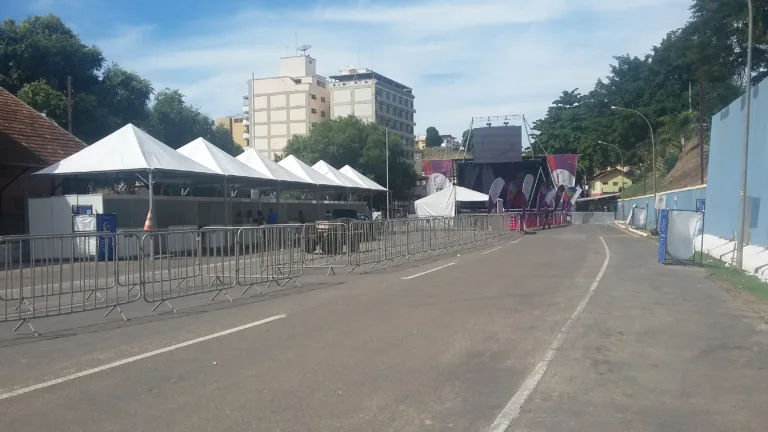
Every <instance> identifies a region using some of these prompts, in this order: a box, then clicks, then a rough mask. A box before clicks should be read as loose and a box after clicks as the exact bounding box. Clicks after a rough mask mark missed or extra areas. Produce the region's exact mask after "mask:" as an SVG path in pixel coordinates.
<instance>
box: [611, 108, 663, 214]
mask: <svg viewBox="0 0 768 432" xmlns="http://www.w3.org/2000/svg"><path fill="white" fill-rule="evenodd" d="M611 109H614V110H619V111H629V112H632V113H635V114H637V115H639V116H640V117H642V118H643V120H645V122H646V123H647V124H648V129H650V131H651V152H652V153H653V154H652V156H651V167H652V168H653V205H654V206H655V205H656V142H655V141H654V140H653V126H651V122H649V121H648V119H647V118H646V117H645V116H644V115H643V114H642V113H641V112H639V111H635V110H633V109H629V108H621V107H615V106H612V107H611ZM656 223H658V218H656Z"/></svg>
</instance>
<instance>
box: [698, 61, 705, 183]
mask: <svg viewBox="0 0 768 432" xmlns="http://www.w3.org/2000/svg"><path fill="white" fill-rule="evenodd" d="M699 164H700V166H699V184H704V68H701V69H699Z"/></svg>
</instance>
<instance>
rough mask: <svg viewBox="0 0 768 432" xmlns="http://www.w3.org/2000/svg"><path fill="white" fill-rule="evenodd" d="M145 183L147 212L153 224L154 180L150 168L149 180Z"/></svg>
mask: <svg viewBox="0 0 768 432" xmlns="http://www.w3.org/2000/svg"><path fill="white" fill-rule="evenodd" d="M147 183H148V185H147V186H148V188H149V214H150V215H151V216H152V220H153V223H152V225H153V226H154V219H155V215H154V214H153V211H152V207H154V204H155V198H154V188H155V180H154V179H153V178H152V170H149V181H148V182H147Z"/></svg>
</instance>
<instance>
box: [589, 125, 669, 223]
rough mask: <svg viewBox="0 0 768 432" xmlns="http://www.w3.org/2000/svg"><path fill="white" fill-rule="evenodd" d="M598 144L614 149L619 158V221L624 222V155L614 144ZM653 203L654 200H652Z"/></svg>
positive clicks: (603, 142) (601, 142)
mask: <svg viewBox="0 0 768 432" xmlns="http://www.w3.org/2000/svg"><path fill="white" fill-rule="evenodd" d="M597 142H598V143H599V144H603V145H607V146H610V147H613V148H615V149H616V150H617V151H618V152H619V156H620V157H621V167H620V168H619V169H620V170H621V190H620V191H619V193H620V194H621V195H620V198H621V220H624V153H622V151H621V149H620V148H619V146H617V145H616V144H611V143H607V142H605V141H599V140H598V141H597ZM654 201H655V200H654Z"/></svg>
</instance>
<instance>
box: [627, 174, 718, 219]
mask: <svg viewBox="0 0 768 432" xmlns="http://www.w3.org/2000/svg"><path fill="white" fill-rule="evenodd" d="M659 195H666V196H667V206H666V208H668V209H676V210H696V200H699V199H705V198H706V196H707V186H706V185H704V186H700V187H697V188H695V189H693V188H691V189H683V190H676V191H669V192H659ZM623 203H624V220H626V219H627V218H628V217H629V211H630V210H631V209H632V206H634V205H635V204H637V206H638V207H641V208H642V207H646V206H647V208H648V229H651V228H653V227H655V226H656V212H655V211H654V205H653V195H646V196H642V197H637V198H629V199H625V200H624V201H623ZM706 204H707V210H709V202H707V203H706ZM707 214H708V212H707ZM616 218H617V219H619V218H621V201H619V209H618V211H617V212H616ZM706 224H707V221H706V220H705V226H706Z"/></svg>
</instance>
